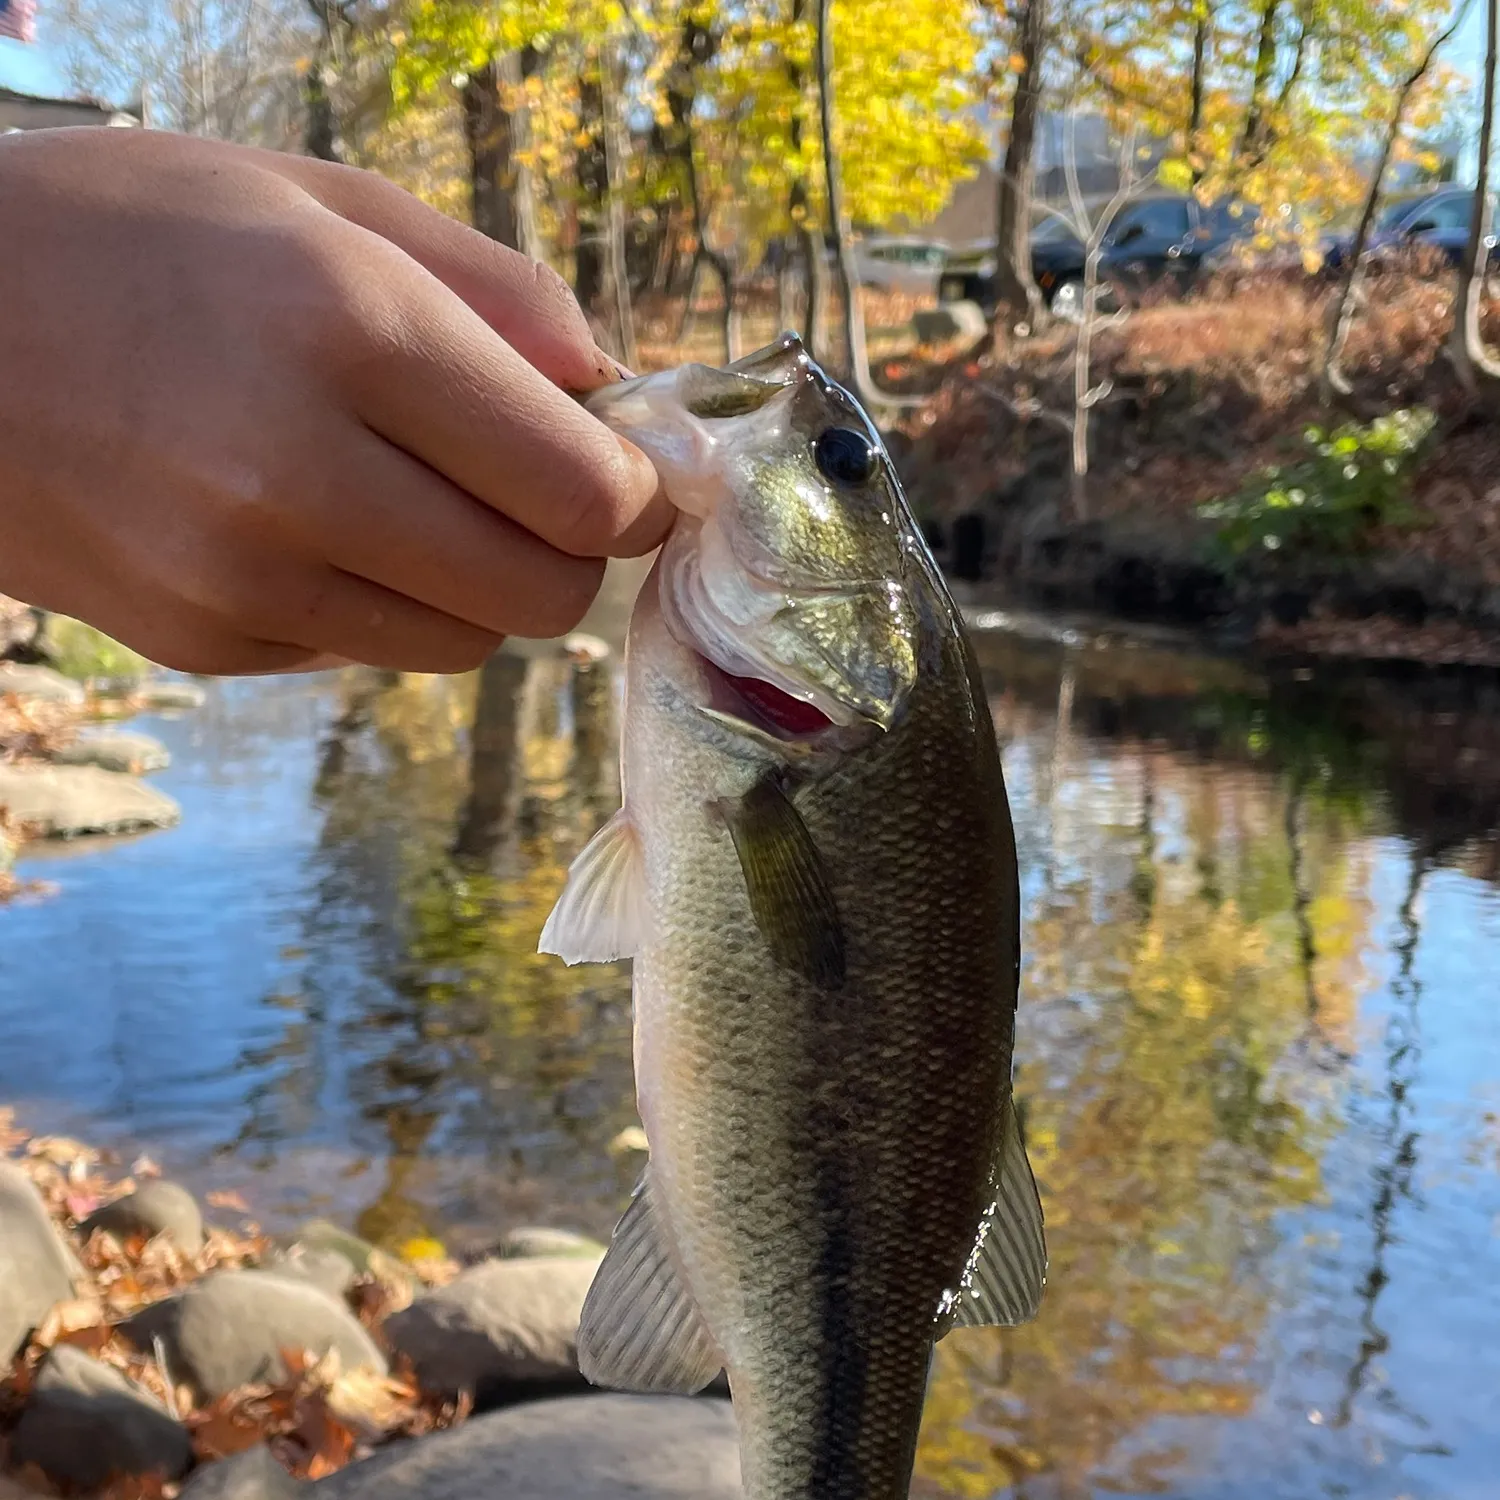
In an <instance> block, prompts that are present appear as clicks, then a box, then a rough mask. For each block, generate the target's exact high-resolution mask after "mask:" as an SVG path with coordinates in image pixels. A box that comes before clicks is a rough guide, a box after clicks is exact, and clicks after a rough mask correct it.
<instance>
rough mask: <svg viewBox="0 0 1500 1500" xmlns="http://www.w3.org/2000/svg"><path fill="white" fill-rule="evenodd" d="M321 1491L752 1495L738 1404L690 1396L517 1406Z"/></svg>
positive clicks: (427, 1496)
mask: <svg viewBox="0 0 1500 1500" xmlns="http://www.w3.org/2000/svg"><path fill="white" fill-rule="evenodd" d="M317 1490H318V1500H494V1497H498V1496H503V1497H504V1500H741V1497H742V1495H743V1491H742V1489H741V1488H740V1460H739V1446H738V1442H737V1440H736V1436H735V1427H734V1415H733V1412H732V1410H731V1408H730V1406H729V1403H728V1402H725V1401H703V1400H697V1399H695V1398H693V1397H689V1396H603V1395H600V1396H578V1397H564V1398H562V1399H559V1400H554V1401H532V1402H528V1403H527V1404H526V1405H524V1406H512V1407H510V1408H508V1409H507V1410H505V1411H500V1412H491V1413H490V1414H489V1415H487V1416H481V1417H475V1418H473V1419H471V1420H470V1421H468V1422H466V1423H464V1425H463V1426H461V1427H457V1428H454V1429H453V1430H452V1431H451V1432H440V1433H436V1434H434V1435H433V1436H432V1437H427V1438H419V1439H418V1440H417V1441H416V1442H414V1443H408V1444H403V1445H402V1446H400V1447H396V1448H390V1449H387V1450H386V1451H385V1452H382V1453H378V1454H376V1455H375V1456H374V1457H373V1458H369V1459H366V1460H365V1461H364V1462H363V1463H358V1464H351V1465H350V1466H349V1468H347V1469H344V1470H342V1471H341V1472H339V1473H337V1474H334V1475H332V1476H331V1477H330V1478H328V1479H325V1480H323V1481H321V1482H320V1483H319V1485H318V1487H317ZM183 1500H187V1495H186V1494H184V1496H183ZM193 1500H198V1497H197V1496H196V1495H195V1496H193ZM236 1500H238V1497H236Z"/></svg>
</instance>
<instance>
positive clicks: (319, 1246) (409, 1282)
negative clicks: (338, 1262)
mask: <svg viewBox="0 0 1500 1500" xmlns="http://www.w3.org/2000/svg"><path fill="white" fill-rule="evenodd" d="M296 1243H297V1244H299V1245H302V1246H304V1247H305V1248H307V1249H308V1250H319V1251H324V1250H326V1251H331V1252H332V1253H333V1254H335V1255H341V1256H342V1257H343V1258H344V1259H345V1260H346V1261H348V1263H349V1265H350V1266H351V1267H352V1268H353V1270H354V1275H355V1276H374V1277H376V1278H377V1279H379V1280H380V1281H385V1282H390V1283H392V1284H393V1285H397V1286H401V1285H405V1286H407V1287H410V1288H413V1289H415V1288H416V1286H417V1285H418V1282H417V1278H416V1277H415V1276H414V1275H412V1273H411V1272H410V1271H409V1270H408V1269H407V1268H406V1267H405V1266H403V1265H402V1264H401V1262H400V1261H399V1260H397V1259H396V1257H395V1256H394V1255H388V1254H387V1253H386V1252H385V1251H384V1250H381V1249H379V1248H378V1247H377V1246H375V1245H372V1244H371V1243H370V1242H369V1241H368V1240H362V1239H360V1237H359V1236H358V1235H357V1234H352V1233H350V1231H349V1230H347V1229H340V1228H339V1226H338V1225H337V1224H335V1223H333V1222H331V1221H330V1220H328V1219H309V1220H308V1221H307V1223H305V1224H304V1225H303V1226H302V1228H301V1229H299V1230H298V1231H297V1235H296Z"/></svg>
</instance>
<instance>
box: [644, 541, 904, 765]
mask: <svg viewBox="0 0 1500 1500" xmlns="http://www.w3.org/2000/svg"><path fill="white" fill-rule="evenodd" d="M658 578H659V584H658V588H659V598H660V600H661V608H662V617H663V619H664V621H665V623H666V626H667V629H668V631H670V633H671V634H672V635H673V636H674V637H675V638H676V639H677V641H678V642H679V643H680V644H681V645H683V646H685V647H687V648H688V649H689V650H690V651H692V652H693V653H694V654H695V655H696V656H697V657H698V658H699V660H700V661H701V662H702V663H703V664H704V670H705V674H706V676H707V678H708V682H709V688H710V694H709V696H710V700H711V701H710V702H709V704H708V705H707V706H708V707H710V708H712V709H713V710H715V711H716V712H717V713H720V714H723V715H727V716H729V717H731V718H735V719H739V720H741V721H743V722H745V723H747V724H749V725H750V726H751V727H753V728H756V729H759V730H761V731H762V732H764V733H768V734H771V735H772V736H774V737H775V738H777V739H781V740H785V741H798V740H807V739H814V738H817V737H818V736H820V735H823V734H826V733H828V732H829V731H830V730H835V729H839V730H853V729H856V728H864V729H869V728H874V729H876V730H885V729H889V728H890V726H891V723H892V722H893V719H894V717H895V714H896V711H897V707H898V704H897V702H896V700H895V699H894V698H893V697H891V696H888V695H887V694H885V693H882V692H881V691H879V690H878V688H876V689H875V690H873V691H872V690H871V688H870V687H869V686H866V685H865V684H864V683H862V682H861V681H860V680H859V679H858V678H857V677H855V676H854V675H852V674H851V673H850V672H848V671H847V670H846V669H845V664H844V663H843V662H841V661H839V660H838V657H839V655H840V649H839V647H840V642H839V639H838V637H837V634H836V633H835V634H834V636H833V638H832V640H831V642H830V643H829V644H828V645H827V646H825V647H821V648H820V647H819V646H818V645H817V644H815V635H816V632H815V631H810V630H809V629H808V628H807V623H808V620H809V618H810V617H812V616H815V615H818V614H820V613H826V612H829V611H833V612H837V611H840V610H841V609H847V608H849V607H850V605H851V603H852V602H853V601H855V600H857V599H858V598H859V596H861V595H862V594H864V593H865V592H866V590H864V589H855V590H852V591H850V592H848V593H843V592H829V591H826V590H810V591H806V592H803V591H796V590H790V589H788V588H786V587H785V586H777V585H774V584H771V583H769V582H768V581H767V580H766V579H764V578H762V577H759V576H757V575H756V574H755V573H753V572H751V571H749V570H748V569H746V568H744V567H743V566H741V565H739V563H738V561H737V560H736V559H735V558H734V556H733V552H732V549H731V547H730V545H729V543H728V539H727V538H725V537H724V536H723V534H722V532H720V530H719V528H718V526H717V525H716V524H715V522H714V521H712V520H710V521H708V522H703V523H700V522H697V521H696V520H695V519H693V518H691V517H684V518H682V519H681V520H680V521H679V522H678V524H677V528H676V529H675V530H674V532H673V534H672V536H671V537H670V538H669V539H668V541H667V545H666V547H665V549H664V551H663V554H662V558H661V563H660V572H659V575H658Z"/></svg>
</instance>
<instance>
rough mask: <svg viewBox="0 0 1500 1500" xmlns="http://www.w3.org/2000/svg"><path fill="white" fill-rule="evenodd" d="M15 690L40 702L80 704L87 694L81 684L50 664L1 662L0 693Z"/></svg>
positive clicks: (80, 705) (18, 693)
mask: <svg viewBox="0 0 1500 1500" xmlns="http://www.w3.org/2000/svg"><path fill="white" fill-rule="evenodd" d="M7 693H14V694H15V695H16V696H17V697H18V698H33V699H35V700H36V701H37V702H39V703H67V704H70V705H71V706H73V707H74V708H82V707H83V702H84V698H85V697H86V696H87V695H86V694H85V693H84V690H83V684H82V683H78V682H74V681H73V679H72V678H71V677H64V676H63V674H62V673H61V672H54V671H53V670H52V668H51V667H23V666H20V665H18V664H17V663H15V662H0V697H3V696H4V695H5V694H7Z"/></svg>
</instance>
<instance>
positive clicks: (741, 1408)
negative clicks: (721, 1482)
mask: <svg viewBox="0 0 1500 1500" xmlns="http://www.w3.org/2000/svg"><path fill="white" fill-rule="evenodd" d="M588 406H589V408H590V410H592V411H593V413H594V414H595V415H596V416H597V417H598V418H599V419H600V420H601V421H603V422H604V423H605V424H606V425H608V426H609V427H611V428H612V429H613V430H614V431H616V432H618V433H619V434H621V435H622V436H624V437H626V438H627V439H629V440H630V441H631V442H633V443H635V444H636V445H637V446H638V447H640V448H641V449H643V450H644V451H645V452H646V453H647V455H648V456H649V457H650V458H651V460H652V461H653V463H654V464H655V466H656V469H657V472H658V474H659V475H660V476H661V482H662V486H663V488H664V491H665V493H666V496H667V498H668V499H669V500H670V501H671V502H672V503H673V505H674V506H675V507H676V510H677V514H676V516H675V517H674V520H673V524H672V529H671V531H670V533H669V535H668V538H667V540H666V542H665V544H664V545H663V547H662V549H661V551H660V552H659V554H658V555H657V558H656V561H655V563H654V565H653V567H652V570H651V573H650V575H649V576H648V578H647V580H646V582H645V584H644V585H643V587H642V589H641V592H640V595H639V597H638V599H637V602H636V605H635V609H634V612H633V614H632V617H631V621H630V627H629V632H628V639H627V642H626V651H625V669H624V670H625V697H624V708H623V712H622V734H621V785H622V806H621V808H620V810H619V812H617V813H616V814H615V815H614V817H613V818H611V819H610V821H609V822H608V823H607V824H606V825H605V826H604V827H603V828H602V829H601V830H600V831H599V832H598V833H597V834H596V835H595V837H594V838H593V839H592V840H591V841H590V842H589V843H588V844H587V845H586V846H585V847H584V849H583V850H582V852H581V853H580V854H579V856H578V858H577V859H576V860H575V861H574V862H573V863H572V865H571V866H570V868H569V871H568V874H567V877H566V882H565V885H564V888H563V891H562V893H561V895H560V896H559V898H558V900H557V904H556V906H555V907H554V908H553V911H552V914H551V915H550V916H549V918H548V919H547V922H546V925H545V927H544V929H543V932H542V936H541V940H540V943H539V945H538V946H539V949H540V951H542V952H544V953H549V954H554V955H556V956H558V957H560V958H562V959H563V960H564V961H566V962H568V963H583V962H595V963H608V962H615V961H618V960H621V959H627V958H628V959H630V960H632V963H633V973H632V985H633V1037H634V1062H635V1076H636V1093H637V1106H638V1111H639V1114H640V1119H641V1123H642V1125H643V1127H644V1131H645V1136H646V1141H647V1145H648V1147H649V1155H648V1161H647V1165H646V1168H645V1171H644V1173H643V1175H642V1177H641V1179H640V1182H639V1184H638V1186H637V1188H636V1190H635V1193H634V1196H633V1197H632V1199H631V1201H630V1204H629V1207H628V1208H627V1210H626V1212H625V1214H624V1216H623V1217H622V1218H621V1220H620V1222H619V1224H618V1226H617V1227H616V1229H615V1232H614V1235H613V1237H612V1239H611V1242H610V1245H609V1248H608V1251H607V1253H606V1254H605V1257H604V1259H603V1261H602V1263H601V1265H600V1267H599V1270H598V1272H597V1273H596V1276H595V1279H594V1281H593V1284H592V1286H591V1288H590V1290H589V1293H588V1296H587V1299H586V1301H585V1303H584V1308H583V1314H582V1318H581V1322H580V1326H579V1331H578V1356H579V1364H580V1368H581V1370H582V1372H583V1374H584V1375H585V1376H586V1377H587V1378H588V1379H589V1380H590V1381H591V1382H592V1383H594V1384H595V1385H599V1386H604V1387H607V1388H611V1389H615V1390H620V1391H632V1392H648V1393H677V1394H694V1393H697V1392H699V1391H702V1390H703V1389H704V1388H705V1387H707V1386H708V1385H710V1384H711V1383H712V1382H713V1381H714V1380H716V1379H717V1378H718V1377H719V1375H720V1373H721V1371H722V1372H725V1373H727V1375H728V1379H729V1385H730V1390H731V1393H732V1397H733V1404H734V1412H735V1419H736V1423H737V1427H738V1435H739V1447H740V1465H741V1476H742V1483H743V1486H744V1492H745V1495H746V1497H747V1500H905V1497H906V1495H907V1494H908V1491H909V1488H910V1484H911V1478H912V1473H913V1468H914V1464H915V1458H916V1449H917V1440H918V1430H919V1427H920V1425H921V1418H922V1407H923V1401H924V1397H925V1394H926V1389H927V1382H928V1378H929V1373H930V1367H931V1361H932V1357H933V1349H934V1345H935V1343H936V1341H937V1340H939V1339H941V1338H942V1337H943V1336H944V1335H945V1334H946V1333H947V1332H948V1331H949V1330H950V1329H952V1328H958V1327H976V1326H1013V1325H1016V1324H1020V1323H1023V1322H1026V1321H1028V1320H1030V1319H1031V1318H1033V1317H1034V1316H1035V1314H1036V1312H1037V1310H1038V1306H1039V1304H1040V1300H1041V1297H1042V1289H1043V1284H1044V1282H1045V1278H1046V1268H1047V1252H1046V1243H1045V1233H1044V1226H1043V1215H1042V1207H1041V1202H1040V1198H1039V1195H1038V1191H1037V1186H1036V1182H1035V1179H1034V1177H1033V1174H1032V1170H1031V1166H1030V1164H1029V1161H1028V1159H1027V1154H1026V1149H1025V1145H1024V1143H1023V1141H1022V1137H1021V1133H1020V1125H1019V1121H1018V1118H1017V1108H1016V1104H1015V1101H1014V1098H1013V1095H1012V1054H1013V1050H1014V1044H1015V1019H1016V1001H1017V990H1018V984H1019V955H1020V932H1019V894H1018V876H1017V865H1016V848H1015V837H1014V833H1013V829H1012V824H1011V815H1010V807H1009V802H1008V800H1007V796H1006V791H1005V783H1004V777H1003V774H1002V770H1001V762H1000V753H999V749H998V746H997V743H996V737H995V729H994V723H993V720H992V718H991V715H990V711H989V707H988V703H987V699H986V696H985V693H984V690H983V687H982V684H981V681H980V675H979V670H978V666H977V664H976V661H975V657H974V654H973V650H972V648H971V646H970V644H969V641H968V638H967V636H966V635H965V632H964V628H963V624H962V621H961V617H960V615H959V612H958V610H957V609H956V607H955V605H954V603H953V600H952V598H951V597H950V595H949V593H948V591H947V589H946V587H945V585H944V583H943V580H942V577H941V574H940V573H939V570H938V568H937V565H936V563H935V561H934V559H933V557H932V554H931V552H930V551H929V549H928V547H927V545H926V542H925V540H924V538H923V536H922V533H921V530H920V528H919V527H918V525H917V523H916V521H915V519H914V518H913V515H912V513H911V510H910V508H909V507H908V505H907V502H906V499H905V497H904V495H903V493H902V490H901V486H900V483H899V481H898V479H897V476H896V473H895V470H894V468H893V466H892V464H891V460H890V457H889V455H888V454H887V452H886V450H885V447H884V445H883V443H882V441H881V438H880V435H879V433H878V431H877V430H876V428H875V427H874V425H873V424H872V423H871V421H870V420H869V418H868V416H867V415H866V414H865V412H864V410H863V409H862V408H861V407H860V405H859V403H858V402H857V401H856V400H855V399H854V397H853V396H851V395H850V394H849V393H848V392H847V391H846V390H845V389H844V388H843V387H841V386H840V385H839V384H838V383H836V382H835V381H834V380H833V379H831V378H830V377H829V376H828V374H827V373H826V372H825V371H824V370H823V369H822V368H820V366H819V365H818V364H817V362H816V361H815V360H814V359H813V358H812V357H811V356H810V354H809V353H808V351H807V350H806V349H805V348H804V347H803V345H802V343H801V342H800V341H799V340H798V339H797V337H796V336H795V335H790V334H787V335H783V336H782V337H781V338H780V339H779V340H777V341H776V342H775V343H773V344H771V345H770V346H768V347H767V348H765V349H762V350H760V351H758V352H757V353H755V354H752V355H750V356H748V357H746V358H744V359H741V360H738V361H736V362H733V363H730V364H728V365H726V366H723V367H715V366H709V365H703V364H689V365H684V366H680V367H678V368H676V369H673V370H667V371H664V372H661V373H657V374H651V375H646V376H642V377H638V378H635V379H632V380H629V381H626V382H623V383H620V384H617V385H614V386H611V387H607V388H605V389H604V390H602V391H600V392H598V393H596V394H595V395H593V396H592V397H590V398H589V400H588Z"/></svg>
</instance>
